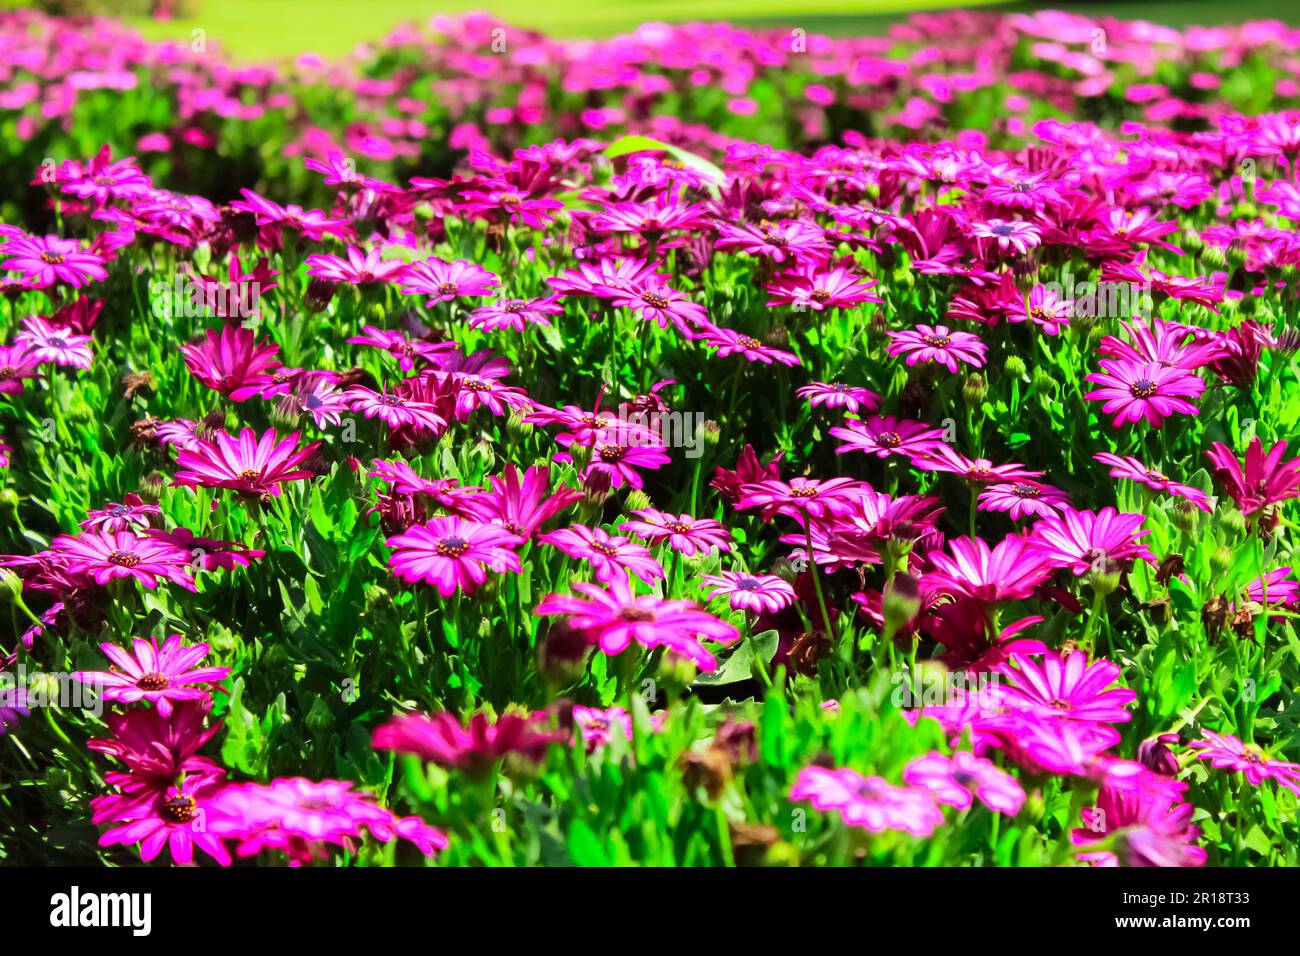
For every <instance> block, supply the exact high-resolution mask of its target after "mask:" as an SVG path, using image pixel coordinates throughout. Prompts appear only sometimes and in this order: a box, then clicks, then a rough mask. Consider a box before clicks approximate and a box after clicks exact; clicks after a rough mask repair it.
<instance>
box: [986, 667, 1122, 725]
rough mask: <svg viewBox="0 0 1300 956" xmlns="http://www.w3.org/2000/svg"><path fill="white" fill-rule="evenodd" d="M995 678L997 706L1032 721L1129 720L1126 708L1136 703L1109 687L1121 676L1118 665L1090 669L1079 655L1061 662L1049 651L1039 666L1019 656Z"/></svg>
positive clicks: (1120, 689)
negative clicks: (1034, 718)
mask: <svg viewBox="0 0 1300 956" xmlns="http://www.w3.org/2000/svg"><path fill="white" fill-rule="evenodd" d="M997 673H998V674H1000V675H1001V676H1002V677H1003V678H1004V682H1003V683H1001V684H998V685H997V687H996V688H995V693H996V694H997V697H998V700H999V701H1000V702H1001V703H1003V704H1004V705H1006V706H1007V707H1011V708H1014V709H1015V710H1018V711H1024V712H1027V713H1029V714H1030V715H1032V716H1034V717H1038V718H1043V719H1048V720H1054V719H1056V718H1060V717H1069V718H1071V719H1073V720H1080V721H1089V722H1092V723H1099V724H1116V723H1122V722H1124V721H1126V720H1132V718H1133V715H1132V714H1130V713H1129V712H1128V709H1127V706H1128V705H1129V704H1131V703H1132V702H1133V701H1134V700H1136V699H1137V692H1136V691H1132V690H1129V689H1128V688H1127V687H1111V685H1112V684H1114V683H1115V681H1116V680H1117V679H1118V678H1119V676H1120V673H1121V671H1120V668H1119V665H1118V664H1113V663H1111V662H1110V661H1107V660H1095V661H1093V662H1092V663H1091V664H1090V663H1088V655H1087V654H1085V653H1083V652H1082V651H1073V652H1071V653H1070V654H1068V655H1066V656H1065V657H1062V656H1061V655H1060V654H1058V653H1057V652H1055V651H1048V652H1047V653H1046V654H1044V655H1043V661H1042V664H1041V665H1039V664H1036V663H1034V662H1033V661H1032V660H1030V659H1029V658H1028V657H1026V656H1024V655H1023V654H1012V655H1011V662H1010V663H1009V664H1006V665H1004V666H1002V667H1000V668H998V670H997Z"/></svg>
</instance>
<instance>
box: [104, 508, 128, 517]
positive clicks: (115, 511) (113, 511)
mask: <svg viewBox="0 0 1300 956" xmlns="http://www.w3.org/2000/svg"><path fill="white" fill-rule="evenodd" d="M108 513H109V514H110V515H112V516H113V517H114V518H121V517H123V516H124V515H128V514H130V513H131V509H130V508H128V507H127V506H126V505H113V507H111V508H109V509H108Z"/></svg>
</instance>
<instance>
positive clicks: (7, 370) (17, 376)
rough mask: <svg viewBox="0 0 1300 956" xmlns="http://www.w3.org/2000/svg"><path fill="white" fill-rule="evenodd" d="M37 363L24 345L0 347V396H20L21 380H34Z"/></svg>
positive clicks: (22, 386)
mask: <svg viewBox="0 0 1300 956" xmlns="http://www.w3.org/2000/svg"><path fill="white" fill-rule="evenodd" d="M36 366H37V362H36V360H35V359H34V358H33V357H32V356H31V354H30V353H28V351H27V346H25V345H0V395H21V394H22V393H23V389H24V388H25V386H24V385H23V380H24V379H28V378H36V376H37V374H38V372H37V369H36Z"/></svg>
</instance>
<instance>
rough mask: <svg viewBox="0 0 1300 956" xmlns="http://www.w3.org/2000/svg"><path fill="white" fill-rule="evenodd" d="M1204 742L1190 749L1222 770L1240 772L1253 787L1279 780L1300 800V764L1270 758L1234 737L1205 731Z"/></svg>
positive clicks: (1195, 741)
mask: <svg viewBox="0 0 1300 956" xmlns="http://www.w3.org/2000/svg"><path fill="white" fill-rule="evenodd" d="M1201 733H1202V736H1203V737H1204V739H1203V740H1193V741H1192V742H1191V743H1190V744H1188V746H1189V747H1191V748H1192V749H1193V750H1196V751H1199V753H1197V755H1196V756H1197V757H1198V758H1200V759H1201V760H1208V761H1210V764H1211V766H1214V767H1218V768H1219V769H1220V770H1232V771H1238V772H1240V773H1241V774H1242V775H1243V776H1245V778H1246V782H1247V783H1249V784H1250V785H1251V786H1255V787H1258V786H1259V785H1260V784H1261V783H1263V782H1264V781H1265V780H1276V781H1277V782H1278V783H1279V784H1281V785H1282V786H1284V787H1286V788H1287V789H1288V790H1290V791H1291V792H1292V793H1294V794H1295V795H1296V796H1300V764H1296V763H1291V762H1289V761H1286V760H1278V759H1277V758H1276V757H1270V756H1269V755H1268V754H1266V753H1265V752H1264V751H1263V750H1262V749H1260V748H1259V747H1256V746H1255V745H1254V744H1248V743H1244V742H1243V741H1242V740H1240V739H1239V738H1237V737H1234V736H1232V735H1231V734H1216V733H1215V732H1214V731H1212V730H1203V731H1201Z"/></svg>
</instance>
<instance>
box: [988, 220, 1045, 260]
mask: <svg viewBox="0 0 1300 956" xmlns="http://www.w3.org/2000/svg"><path fill="white" fill-rule="evenodd" d="M970 231H971V235H972V236H975V237H976V238H978V239H991V240H993V242H995V243H996V244H997V247H998V249H999V250H1001V251H1002V252H1006V251H1007V250H1008V249H1014V250H1015V251H1016V252H1018V253H1020V255H1022V256H1023V255H1024V254H1025V253H1027V252H1028V251H1029V250H1030V249H1032V248H1034V247H1035V246H1037V245H1038V244H1039V243H1040V242H1042V241H1043V234H1042V232H1041V231H1040V230H1039V228H1038V227H1037V226H1035V225H1033V224H1032V223H1028V222H1021V221H1019V220H1006V219H989V220H988V221H986V222H972V223H971V224H970Z"/></svg>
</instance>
